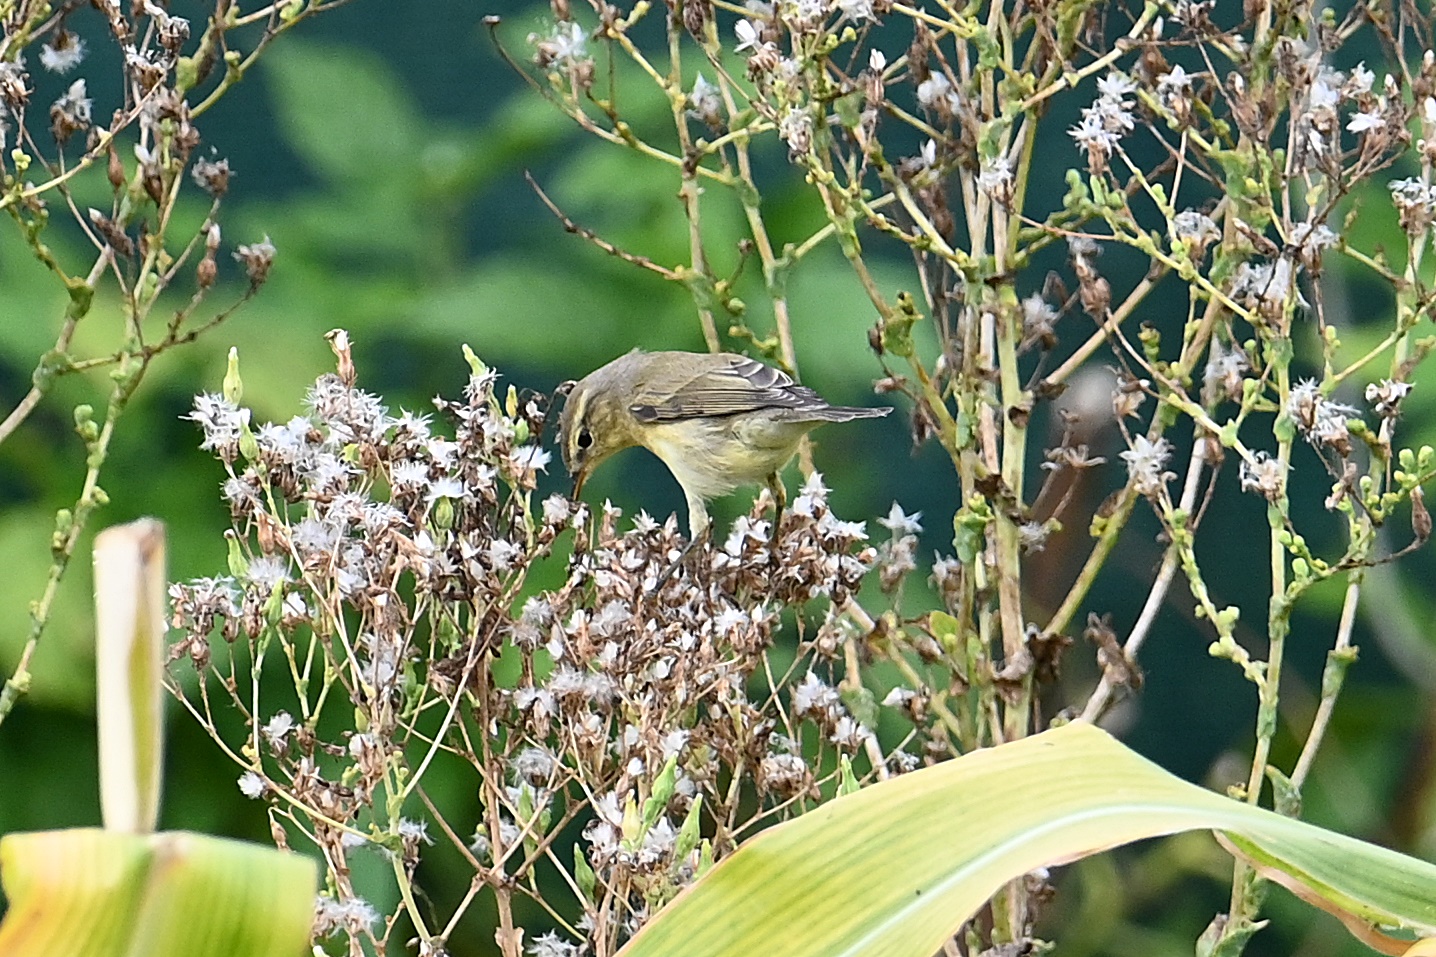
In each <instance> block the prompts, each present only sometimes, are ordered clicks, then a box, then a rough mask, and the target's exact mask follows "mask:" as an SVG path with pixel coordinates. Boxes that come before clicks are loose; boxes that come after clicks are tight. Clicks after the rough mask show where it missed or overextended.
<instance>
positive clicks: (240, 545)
mask: <svg viewBox="0 0 1436 957" xmlns="http://www.w3.org/2000/svg"><path fill="white" fill-rule="evenodd" d="M332 343H333V345H334V348H335V351H336V354H337V355H338V357H339V363H338V372H337V373H336V374H331V375H325V376H323V377H321V378H320V379H319V380H318V381H317V382H315V384H314V385H313V387H312V388H311V389H310V390H309V393H308V395H307V397H306V400H305V407H306V408H305V412H304V414H302V415H298V416H295V417H294V418H292V419H290V420H289V421H288V422H284V423H264V424H255V423H253V422H251V418H250V414H249V411H248V410H247V409H244V408H241V407H240V406H239V405H238V404H237V402H236V401H234V400H233V399H232V398H226V397H225V396H222V395H203V396H200V397H199V398H198V399H197V400H196V404H195V410H194V412H193V413H192V414H191V415H190V416H189V418H191V419H193V420H194V421H195V422H196V423H197V424H199V425H200V427H201V428H202V430H203V435H204V438H203V446H204V447H205V448H206V449H208V450H210V451H212V452H213V453H214V454H215V456H216V458H217V459H218V460H219V461H220V462H221V463H223V465H224V467H225V469H226V472H227V475H228V477H227V479H226V480H225V482H224V486H223V489H224V498H225V500H226V501H227V502H228V504H229V507H230V511H231V514H232V516H233V519H234V527H233V529H232V531H231V532H230V533H228V539H229V542H230V569H229V571H230V574H229V575H226V576H223V577H220V578H209V579H203V580H198V581H191V582H188V583H183V584H176V585H174V586H173V587H172V590H171V599H172V603H173V609H174V611H173V624H174V626H175V627H176V628H177V629H178V630H179V631H178V640H176V641H175V643H174V645H173V647H172V651H171V661H172V668H173V670H174V671H173V673H174V685H175V690H176V692H177V693H178V694H180V695H181V697H182V698H183V699H184V701H185V703H186V704H187V705H188V706H189V708H190V710H191V711H192V712H193V713H194V714H195V715H196V717H198V719H199V720H200V721H201V722H202V723H203V725H204V726H205V727H206V728H207V729H208V730H209V731H210V733H211V734H213V735H214V736H215V737H216V738H217V739H219V740H221V741H222V742H223V743H224V744H225V746H226V748H227V749H228V750H229V751H230V753H232V754H234V755H236V756H237V757H238V759H239V761H240V764H241V767H240V768H239V769H238V770H237V774H238V775H239V776H240V781H239V785H240V787H241V789H242V790H244V792H245V793H246V794H248V795H249V796H250V797H253V798H256V799H260V800H265V801H267V802H269V804H270V814H271V818H272V820H273V821H274V822H275V832H276V836H277V839H279V840H280V841H281V842H288V841H294V840H299V839H301V835H302V839H304V840H308V841H312V842H313V843H314V844H316V845H317V846H318V847H319V848H320V849H321V850H322V852H323V854H324V856H325V859H326V861H327V862H328V864H329V880H330V884H329V887H328V888H327V890H326V892H325V895H324V897H323V899H322V900H321V903H320V917H321V920H320V928H321V933H331V932H332V933H341V934H346V935H348V937H349V938H350V940H351V942H353V941H362V942H363V944H364V946H366V947H368V948H372V949H374V950H377V952H385V951H384V947H385V946H386V945H387V940H388V938H389V937H390V936H391V935H392V934H394V933H396V932H397V933H403V934H409V933H410V932H411V931H412V932H413V933H416V934H417V936H418V937H419V938H420V939H421V940H422V941H423V942H424V945H425V947H427V948H428V950H427V951H425V952H433V953H438V952H441V950H442V946H443V938H444V935H445V933H446V928H445V923H444V922H445V921H449V926H452V921H450V917H452V918H454V919H457V917H458V916H460V915H462V913H463V911H464V910H465V909H467V908H468V907H470V906H472V904H473V898H472V895H471V897H470V898H469V899H466V900H464V901H463V902H462V903H459V904H457V905H456V906H455V910H454V912H453V913H452V914H451V915H444V917H443V919H442V920H440V921H439V922H438V923H435V922H434V920H435V918H434V915H432V914H430V913H428V912H426V911H423V910H415V909H414V908H413V907H412V906H411V905H410V903H409V902H410V901H413V900H414V898H415V895H416V894H419V893H420V892H421V888H419V886H418V877H417V876H416V874H417V868H418V866H419V863H420V860H421V858H422V857H423V856H424V855H425V854H427V853H430V852H431V851H432V849H433V845H435V844H436V843H443V844H444V845H446V851H447V853H448V854H450V855H457V856H459V857H461V858H462V859H463V861H464V862H465V866H466V867H468V868H470V869H471V871H472V880H473V883H474V886H475V887H481V888H484V889H486V892H488V893H492V894H494V895H496V896H497V898H498V900H499V901H500V905H499V906H500V913H501V915H502V914H511V909H510V901H511V899H512V897H513V896H514V895H518V894H530V895H538V894H539V893H540V892H539V890H538V885H536V884H535V883H534V880H533V878H534V874H535V871H536V869H537V868H539V867H541V866H542V867H544V868H548V867H555V868H558V869H559V870H560V871H562V872H563V873H564V874H566V875H568V878H569V882H568V883H567V884H566V885H565V886H566V887H567V888H568V889H567V890H566V891H565V893H564V895H563V896H564V897H565V898H566V899H562V900H559V899H554V900H544V901H543V903H544V906H545V907H546V908H549V909H550V911H551V912H552V913H553V915H554V919H555V921H556V922H557V923H558V924H559V925H560V927H561V928H563V933H561V934H558V935H557V936H554V935H547V936H545V937H541V938H534V939H532V940H531V941H530V946H531V949H532V948H538V947H539V941H543V942H544V943H543V944H542V947H543V948H547V949H538V950H534V951H533V952H536V953H575V952H577V950H575V949H574V948H578V947H580V946H582V947H585V948H588V952H590V953H594V954H607V953H611V952H612V951H613V950H614V949H616V947H617V946H618V945H619V944H620V943H621V942H622V941H623V940H625V939H627V937H628V936H629V935H631V934H632V932H633V931H634V930H635V929H636V928H637V927H638V926H639V925H640V924H641V923H642V922H643V920H644V919H645V917H646V916H647V915H649V914H650V913H651V912H652V911H653V910H654V909H655V908H656V906H657V905H659V904H662V903H663V902H664V901H666V900H668V899H669V898H671V897H672V896H673V895H674V894H675V893H677V891H678V890H679V889H681V888H682V887H683V886H685V885H686V884H687V883H688V882H690V881H691V880H692V879H693V878H694V876H695V875H696V874H698V873H701V872H702V871H703V870H705V869H706V868H707V867H708V866H710V865H711V864H712V862H713V860H714V858H715V857H720V856H722V855H723V854H726V853H727V852H729V851H730V850H731V849H732V848H733V847H734V846H735V844H736V842H737V841H738V840H740V839H741V838H742V837H743V836H745V835H746V834H748V833H750V832H751V830H752V829H753V828H754V827H755V826H757V825H759V824H761V823H762V822H764V821H768V820H773V819H780V818H781V817H784V816H786V815H788V814H790V813H793V812H794V811H796V810H797V809H799V808H801V807H802V806H804V805H805V803H806V802H810V801H812V800H815V799H817V798H818V797H819V796H820V794H821V793H822V791H823V788H824V786H825V783H826V784H828V785H830V784H831V778H832V775H833V774H834V773H835V768H836V767H837V762H836V761H835V758H836V757H838V756H849V757H852V756H854V755H858V754H862V755H863V756H864V759H865V760H867V761H870V762H871V761H873V758H874V755H875V754H876V756H877V762H875V763H870V764H864V765H862V766H863V767H874V766H877V764H879V763H880V764H881V765H882V773H883V774H886V773H888V772H889V771H890V770H896V769H902V768H907V767H911V766H912V765H913V761H912V760H911V759H906V758H895V759H894V760H893V761H891V762H886V761H885V759H882V758H881V754H880V752H877V751H876V747H877V745H876V739H875V737H874V735H873V733H872V731H871V730H869V727H868V726H867V725H865V724H864V722H863V721H862V720H860V719H859V717H858V716H857V715H855V714H854V713H853V711H852V710H851V709H850V708H849V706H848V705H847V704H846V703H845V700H846V698H847V695H846V694H841V693H840V692H839V690H838V688H836V687H834V686H833V684H832V681H833V675H834V674H835V672H836V670H837V669H835V667H834V661H835V660H839V659H841V657H842V656H843V655H844V654H845V653H846V651H847V650H848V649H849V648H850V646H851V641H852V638H853V635H854V633H855V629H854V628H853V627H852V626H851V625H850V624H849V623H848V622H847V621H846V620H845V618H844V617H843V616H842V615H841V614H840V610H841V609H842V608H843V606H844V605H845V603H847V602H848V600H849V599H850V597H851V596H852V595H853V593H854V591H855V590H856V589H857V587H858V586H859V585H860V584H861V583H862V581H863V579H864V578H865V576H866V575H867V573H868V572H869V570H870V569H871V568H872V567H873V565H874V564H875V562H876V561H877V557H878V556H877V550H876V549H875V548H874V547H872V546H869V545H868V544H867V542H866V539H867V534H866V530H865V528H864V526H863V525H862V524H861V523H853V522H845V521H841V520H839V519H838V518H837V517H836V516H834V515H833V513H832V511H831V509H830V508H829V506H828V502H827V493H828V490H827V489H826V487H824V485H823V483H822V480H821V478H820V477H818V476H816V475H814V476H813V477H811V478H810V479H809V480H808V481H807V482H806V484H805V485H804V486H803V487H802V489H801V491H800V493H799V494H798V495H796V496H795V497H794V501H793V502H792V503H791V505H790V507H789V508H788V509H787V510H786V511H785V512H784V513H783V514H782V516H781V521H780V525H779V527H778V529H777V531H776V534H774V532H773V529H772V527H771V519H770V518H767V517H764V516H765V514H767V512H766V508H767V504H768V503H767V500H766V499H761V500H760V501H759V502H758V503H756V504H755V507H754V510H753V512H752V513H751V514H750V515H748V516H746V517H742V518H740V519H739V520H738V521H737V522H736V523H735V524H734V526H733V529H732V532H731V534H730V535H729V536H728V537H727V539H726V540H725V541H722V542H718V543H701V544H700V545H699V546H697V547H696V548H695V549H694V550H693V552H692V553H690V554H689V555H688V556H687V558H686V559H685V560H684V563H683V564H682V565H681V566H680V567H679V568H678V570H677V571H676V572H675V573H673V574H671V575H669V576H667V577H665V576H664V572H665V571H667V570H668V569H669V567H670V566H671V565H672V564H673V562H674V560H675V558H677V557H678V556H679V555H680V554H681V553H682V546H683V545H684V544H685V543H684V542H683V541H682V540H681V539H680V537H679V535H678V533H677V532H676V530H675V522H674V520H673V519H671V518H670V519H669V520H668V521H666V522H664V523H658V522H655V521H653V520H652V519H650V518H649V517H648V516H647V515H644V514H640V515H638V516H637V517H636V518H635V519H634V520H632V522H627V521H624V520H623V519H622V516H621V515H620V513H619V511H618V510H617V509H615V508H613V507H611V506H608V505H605V506H603V507H602V508H601V509H600V510H599V511H598V513H597V515H596V518H591V516H590V511H589V508H588V506H586V505H583V504H581V503H576V502H572V501H570V500H568V499H567V498H565V497H563V496H562V495H550V496H548V497H547V498H544V499H542V500H540V499H539V497H538V493H537V492H536V487H537V485H538V480H539V476H540V473H542V472H543V471H544V470H545V468H546V466H547V465H548V463H549V453H548V452H547V451H545V450H544V449H543V448H542V445H541V444H540V436H541V434H542V432H543V427H544V423H545V419H546V418H547V413H548V410H547V408H546V403H545V400H544V399H543V398H542V397H539V396H531V395H524V394H521V393H519V392H518V391H516V390H515V389H513V388H512V387H510V388H509V389H507V390H506V391H501V390H500V389H499V387H498V377H497V375H496V373H495V372H494V371H493V370H492V369H488V368H486V367H484V366H483V365H482V364H480V363H479V362H478V360H477V359H473V358H472V357H470V358H471V364H472V369H471V374H470V376H469V380H468V384H467V387H466V388H465V390H464V394H463V396H462V398H459V399H456V400H445V399H437V400H435V406H436V410H437V414H436V415H435V416H429V415H417V414H413V413H409V412H400V413H398V414H392V413H391V412H390V411H389V410H388V409H387V408H386V407H385V405H384V404H383V402H382V401H381V400H380V399H379V397H377V396H375V395H372V394H370V393H367V392H365V391H363V390H362V389H360V388H359V387H358V385H357V383H356V381H355V374H354V369H353V363H352V361H351V359H350V356H349V347H348V342H347V338H346V337H345V336H344V334H343V333H336V334H334V335H333V336H332ZM234 381H237V376H233V375H232V376H231V384H232V383H233V382H234ZM231 393H233V389H231ZM439 421H442V422H445V423H447V425H446V427H443V428H441V427H439V426H438V424H437V422H439ZM450 435H452V438H451V437H449V436H450ZM888 524H890V526H891V527H893V528H894V532H895V534H896V533H897V532H899V531H902V532H903V533H904V534H905V535H906V536H907V539H908V540H906V541H904V542H903V543H902V544H901V546H899V547H897V548H896V551H897V552H898V553H900V555H901V556H905V557H904V558H903V559H902V560H903V561H904V562H905V563H906V566H907V567H911V560H910V555H911V550H912V545H913V541H912V540H911V534H910V533H911V531H912V529H913V528H914V527H915V525H914V524H913V520H912V519H909V518H907V517H906V516H903V515H902V512H901V510H896V509H895V515H894V517H893V518H891V519H890V520H889V523H888ZM887 550H888V551H890V552H891V551H894V547H893V546H887ZM555 579H557V584H556V585H555V584H548V585H546V584H545V583H551V582H554V581H555ZM794 612H796V615H795V614H794ZM810 616H811V618H810ZM793 629H796V636H797V645H796V648H795V647H794V646H793V643H792V638H784V637H783V636H784V635H785V634H788V633H789V632H790V631H791V630H793ZM191 668H192V669H193V670H195V671H198V672H199V673H200V674H201V676H202V678H204V679H207V680H202V681H201V682H199V684H198V685H196V684H195V683H194V682H193V681H192V680H191V679H189V678H187V677H186V672H188V671H190V670H191ZM216 689H219V694H221V695H222V699H221V700H215V699H214V698H213V697H212V696H213V695H214V694H215V693H216ZM229 711H234V712H238V713H239V714H240V715H241V716H242V717H243V719H244V725H245V727H244V730H243V732H242V733H240V734H234V733H233V732H232V731H230V730H229V729H230V728H232V727H233V725H232V723H231V722H230V721H229V720H228V719H227V718H226V716H225V715H224V714H223V712H229ZM456 762H457V764H458V765H460V766H461V770H457V771H456V770H454V767H455V764H456ZM439 764H443V765H445V766H447V768H448V770H447V771H445V772H444V773H445V774H446V775H450V776H452V775H457V778H458V781H457V782H455V781H454V780H453V778H452V777H450V778H449V779H448V781H447V783H446V785H445V787H443V788H435V789H433V790H431V789H430V788H429V782H430V777H431V775H432V774H433V773H435V769H436V766H437V765H439ZM830 790H831V787H829V791H830ZM441 793H460V794H464V795H467V797H465V798H464V799H460V800H450V801H448V802H445V801H443V800H441V798H440V796H439V795H440V794H441ZM576 836H577V841H576V843H575V837H576ZM366 853H379V854H383V855H386V856H388V857H390V858H392V860H393V861H394V864H395V868H394V871H395V874H396V875H397V879H398V880H399V882H400V884H401V885H408V886H401V888H400V891H401V893H400V899H401V900H402V901H403V902H404V903H402V904H401V905H400V907H399V909H398V910H397V911H396V912H395V913H390V914H380V913H378V912H377V911H376V910H375V909H374V908H373V907H372V906H370V905H369V904H368V903H367V902H366V900H365V895H364V894H363V892H362V889H360V888H356V887H355V886H354V885H353V883H352V880H351V878H350V870H351V866H350V864H351V858H352V856H353V855H355V854H366ZM575 890H576V891H577V893H573V891H575ZM423 892H424V893H430V891H428V890H425V891H423ZM438 896H439V897H441V898H442V897H443V893H442V892H440V893H439V894H438ZM396 927H400V928H402V929H401V930H399V931H396ZM499 933H500V938H501V942H507V947H508V949H510V950H513V949H514V948H515V947H516V946H517V942H518V941H521V940H522V939H523V929H522V928H519V927H517V926H513V925H512V923H506V924H503V926H501V927H500V931H499Z"/></svg>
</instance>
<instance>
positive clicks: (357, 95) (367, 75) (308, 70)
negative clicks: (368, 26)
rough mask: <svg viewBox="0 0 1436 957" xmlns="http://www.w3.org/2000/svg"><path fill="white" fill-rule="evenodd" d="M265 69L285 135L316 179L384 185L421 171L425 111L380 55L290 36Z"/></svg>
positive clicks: (274, 53)
mask: <svg viewBox="0 0 1436 957" xmlns="http://www.w3.org/2000/svg"><path fill="white" fill-rule="evenodd" d="M264 71H265V75H266V76H267V77H268V78H269V80H270V89H271V90H272V92H273V94H274V105H275V113H276V114H277V116H278V119H279V122H280V125H281V126H282V127H283V129H284V132H285V138H286V140H287V141H288V142H289V145H290V146H292V147H293V148H294V150H295V151H296V152H297V153H299V155H300V156H302V157H303V158H304V160H305V161H306V165H307V166H308V167H309V168H310V170H311V171H312V172H313V173H314V174H315V175H316V176H321V177H323V178H325V179H330V180H351V181H360V182H365V183H371V184H377V183H382V182H384V181H385V180H389V179H391V178H405V177H412V176H413V175H414V171H413V168H412V167H413V157H414V154H415V144H416V143H420V142H422V139H421V138H420V137H419V135H418V134H419V132H420V130H419V122H418V118H419V117H420V116H421V115H422V113H421V111H420V109H419V107H418V105H417V104H415V103H413V102H412V101H410V100H409V99H408V98H407V97H405V96H404V95H403V90H404V84H403V83H401V82H400V81H399V79H398V77H396V76H395V75H394V73H393V71H392V70H391V69H390V68H389V66H388V65H387V64H386V63H385V62H384V61H383V60H381V59H380V58H379V57H378V56H377V55H375V54H373V53H370V52H367V51H363V50H360V49H358V48H356V47H352V46H342V45H337V44H324V43H312V42H301V41H299V40H290V41H289V42H287V43H283V44H280V45H278V46H277V47H276V48H275V49H274V50H272V51H270V53H269V55H268V56H266V57H265V59H264Z"/></svg>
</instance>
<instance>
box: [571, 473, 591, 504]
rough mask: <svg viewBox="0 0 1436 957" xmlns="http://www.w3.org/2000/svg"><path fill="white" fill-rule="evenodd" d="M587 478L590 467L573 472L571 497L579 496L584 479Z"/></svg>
mask: <svg viewBox="0 0 1436 957" xmlns="http://www.w3.org/2000/svg"><path fill="white" fill-rule="evenodd" d="M587 478H588V469H586V468H580V469H579V470H578V471H577V472H574V473H573V495H571V496H569V497H570V498H578V496H579V493H581V492H582V491H583V483H584V480H585V479H587Z"/></svg>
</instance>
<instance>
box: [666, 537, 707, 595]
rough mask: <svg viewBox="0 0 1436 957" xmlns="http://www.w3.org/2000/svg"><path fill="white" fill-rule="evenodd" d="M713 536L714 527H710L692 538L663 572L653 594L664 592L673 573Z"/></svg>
mask: <svg viewBox="0 0 1436 957" xmlns="http://www.w3.org/2000/svg"><path fill="white" fill-rule="evenodd" d="M711 536H712V526H709V527H708V528H705V529H704V530H703V531H701V532H699V533H698V534H697V535H696V536H694V537H692V538H690V539H689V540H688V544H687V545H685V546H683V550H682V551H681V552H679V553H678V557H677V558H675V559H673V561H672V562H670V563H669V565H668V567H667V568H665V569H664V570H663V574H661V575H659V576H658V579H657V581H655V582H654V583H653V592H654V593H655V594H657V593H658V592H660V591H662V590H663V586H664V585H666V584H668V579H670V578H672V577H673V573H674V572H676V571H678V569H679V568H680V567H681V566H682V565H683V564H684V562H685V561H687V560H688V557H689V556H690V555H692V554H693V551H694V549H696V548H697V547H698V543H699V542H705V543H706V542H707V541H708V539H709V538H710V537H711Z"/></svg>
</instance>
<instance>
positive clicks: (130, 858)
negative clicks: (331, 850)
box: [0, 828, 318, 957]
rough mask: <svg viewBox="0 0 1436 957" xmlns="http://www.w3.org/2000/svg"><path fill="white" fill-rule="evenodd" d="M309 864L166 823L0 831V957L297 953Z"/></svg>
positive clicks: (304, 930)
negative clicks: (0, 904) (4, 898)
mask: <svg viewBox="0 0 1436 957" xmlns="http://www.w3.org/2000/svg"><path fill="white" fill-rule="evenodd" d="M317 878H318V870H317V868H316V866H315V863H314V861H312V860H310V859H309V858H307V857H301V856H300V855H297V854H290V853H286V852H283V851H278V850H275V849H274V848H268V847H260V846H258V845H254V844H245V843H242V842H239V841H231V840H227V839H224V838H217V837H209V836H206V835H202V834H191V833H187V832H183V831H170V832H166V833H161V834H146V835H135V834H116V833H110V832H107V831H100V830H91V829H78V828H77V829H73V830H67V831H45V832H34V833H28V834H10V835H7V836H6V837H4V838H3V839H0V883H3V884H4V888H5V893H6V894H7V895H8V896H9V898H10V909H9V911H8V912H6V914H5V917H4V920H3V921H0V954H4V955H5V957H300V955H301V954H304V953H306V952H307V950H308V942H309V928H310V923H311V921H312V919H313V914H314V894H315V889H316V881H317Z"/></svg>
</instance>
